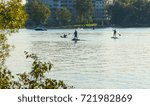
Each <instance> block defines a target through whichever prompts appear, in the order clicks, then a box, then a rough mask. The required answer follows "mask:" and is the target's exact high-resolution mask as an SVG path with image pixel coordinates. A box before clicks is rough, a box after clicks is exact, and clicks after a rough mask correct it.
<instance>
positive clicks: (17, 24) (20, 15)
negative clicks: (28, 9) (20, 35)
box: [0, 0, 27, 32]
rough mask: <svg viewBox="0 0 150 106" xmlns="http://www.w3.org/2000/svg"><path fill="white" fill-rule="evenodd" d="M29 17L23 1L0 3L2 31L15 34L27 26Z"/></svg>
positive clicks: (0, 27) (12, 0) (11, 0)
mask: <svg viewBox="0 0 150 106" xmlns="http://www.w3.org/2000/svg"><path fill="white" fill-rule="evenodd" d="M26 19H27V15H26V13H25V7H24V6H22V4H21V0H20V1H18V0H10V1H9V2H4V1H0V29H1V30H5V31H6V30H7V31H11V32H14V31H16V30H18V29H19V28H21V27H23V26H24V25H25V22H26Z"/></svg>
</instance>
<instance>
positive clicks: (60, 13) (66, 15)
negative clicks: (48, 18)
mask: <svg viewBox="0 0 150 106" xmlns="http://www.w3.org/2000/svg"><path fill="white" fill-rule="evenodd" d="M56 19H57V20H58V21H59V24H60V25H62V24H63V25H64V24H67V23H68V22H70V21H71V13H70V11H69V10H68V9H67V8H61V9H58V10H57V11H56Z"/></svg>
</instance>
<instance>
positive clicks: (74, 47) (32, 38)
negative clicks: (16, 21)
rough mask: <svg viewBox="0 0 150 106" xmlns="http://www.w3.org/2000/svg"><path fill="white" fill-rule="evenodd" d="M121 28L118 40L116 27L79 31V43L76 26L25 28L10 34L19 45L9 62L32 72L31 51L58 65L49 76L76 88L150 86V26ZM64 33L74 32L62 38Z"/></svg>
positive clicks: (13, 68)
mask: <svg viewBox="0 0 150 106" xmlns="http://www.w3.org/2000/svg"><path fill="white" fill-rule="evenodd" d="M117 31H119V33H121V35H122V36H120V37H119V39H116V40H114V39H111V36H112V33H113V31H112V28H102V29H95V30H92V29H84V30H78V33H79V35H78V36H79V38H80V39H81V41H78V42H77V43H75V42H73V41H71V39H72V33H73V32H74V29H50V30H48V31H34V30H27V29H22V30H20V31H19V33H16V34H14V36H10V37H9V43H10V44H13V45H14V46H15V48H14V49H13V50H12V51H11V52H10V54H11V56H10V57H9V58H8V59H7V62H6V63H7V66H8V68H9V69H11V71H12V72H13V73H15V74H16V73H21V72H25V71H26V72H29V71H30V66H31V60H26V59H25V55H24V51H28V52H29V53H36V54H37V55H38V56H39V58H40V59H41V60H42V61H51V62H52V63H53V64H54V67H53V68H52V70H51V73H50V75H49V77H51V78H54V79H57V80H64V81H65V82H66V83H67V84H68V85H72V86H74V87H75V88H89V89H91V88H95V89H103V88H119V89H122V88H127V89H128V88H150V28H119V29H117ZM61 33H71V34H70V35H69V36H68V38H60V35H61Z"/></svg>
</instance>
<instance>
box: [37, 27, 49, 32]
mask: <svg viewBox="0 0 150 106" xmlns="http://www.w3.org/2000/svg"><path fill="white" fill-rule="evenodd" d="M35 30H36V31H46V30H47V29H46V28H44V27H36V28H35Z"/></svg>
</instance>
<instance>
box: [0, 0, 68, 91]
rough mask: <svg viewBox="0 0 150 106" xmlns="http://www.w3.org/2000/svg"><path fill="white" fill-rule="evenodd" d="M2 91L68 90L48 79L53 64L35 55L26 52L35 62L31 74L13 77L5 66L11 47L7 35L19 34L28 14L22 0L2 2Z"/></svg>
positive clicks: (0, 47)
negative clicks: (42, 60) (40, 59)
mask: <svg viewBox="0 0 150 106" xmlns="http://www.w3.org/2000/svg"><path fill="white" fill-rule="evenodd" d="M0 3H1V4H0V89H58V88H64V89H65V88H67V86H66V85H65V84H64V82H63V81H56V80H53V79H50V78H47V77H46V74H47V73H48V72H50V70H51V68H52V66H53V65H52V64H51V63H50V62H41V61H39V60H38V57H37V56H36V55H35V54H28V52H25V54H26V58H31V59H32V60H33V63H32V67H31V72H29V73H26V72H25V73H21V74H17V75H13V74H12V73H11V71H10V70H8V68H7V66H6V65H5V60H6V58H7V57H8V56H9V51H10V45H9V44H8V42H7V35H8V34H9V35H11V33H14V32H17V31H18V30H19V28H21V27H23V25H24V23H25V20H26V13H25V10H24V7H23V6H22V4H21V0H10V1H8V2H4V1H0Z"/></svg>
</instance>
